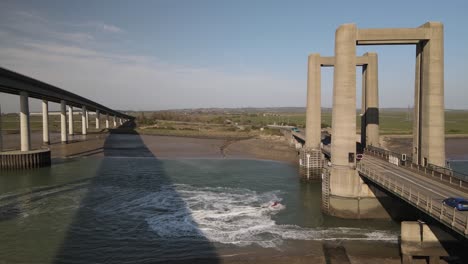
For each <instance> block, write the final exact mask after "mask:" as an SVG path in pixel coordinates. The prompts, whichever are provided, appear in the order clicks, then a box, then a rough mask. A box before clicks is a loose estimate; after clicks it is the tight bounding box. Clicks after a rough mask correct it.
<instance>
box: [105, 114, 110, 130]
mask: <svg viewBox="0 0 468 264" xmlns="http://www.w3.org/2000/svg"><path fill="white" fill-rule="evenodd" d="M106 128H109V114H106Z"/></svg>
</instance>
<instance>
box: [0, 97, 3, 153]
mask: <svg viewBox="0 0 468 264" xmlns="http://www.w3.org/2000/svg"><path fill="white" fill-rule="evenodd" d="M2 117H3V115H2V105H0V152H2V151H3V126H2V125H3V123H2V122H3V120H2Z"/></svg>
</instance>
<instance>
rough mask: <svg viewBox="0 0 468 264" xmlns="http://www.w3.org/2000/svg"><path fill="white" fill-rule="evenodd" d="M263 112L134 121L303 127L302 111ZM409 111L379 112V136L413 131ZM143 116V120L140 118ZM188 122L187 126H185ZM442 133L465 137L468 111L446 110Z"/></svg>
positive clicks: (326, 116)
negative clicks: (443, 131)
mask: <svg viewBox="0 0 468 264" xmlns="http://www.w3.org/2000/svg"><path fill="white" fill-rule="evenodd" d="M280 110H281V108H278V109H276V111H271V112H262V111H261V110H255V111H254V110H250V111H248V110H244V109H235V110H232V109H230V110H229V111H227V110H218V111H216V110H211V111H202V110H187V111H182V110H179V111H172V112H170V111H162V112H153V113H144V114H143V113H139V114H138V115H137V121H138V123H139V124H140V125H145V124H146V125H148V124H151V125H154V124H157V123H158V122H161V121H163V120H173V121H179V122H188V123H200V124H210V125H211V126H213V125H219V126H231V127H235V126H236V125H238V126H245V127H248V128H250V129H251V130H252V131H256V130H258V129H259V128H261V127H266V125H272V124H276V125H289V126H295V127H299V128H304V127H305V113H304V112H303V111H302V112H301V111H294V112H281V111H280ZM412 114H413V113H412V111H411V112H408V111H407V110H406V109H382V110H381V111H380V116H379V119H380V131H381V134H383V135H385V134H398V135H405V134H411V133H412V130H413V121H412ZM331 116H332V112H331V111H330V110H329V109H326V110H324V111H322V128H326V127H331ZM143 117H144V118H143ZM188 123H187V124H188ZM356 127H357V129H358V132H359V131H360V127H361V117H360V115H359V114H358V113H357V114H356ZM206 129H208V128H206ZM445 131H446V133H447V134H468V110H448V111H446V112H445ZM265 133H266V132H265Z"/></svg>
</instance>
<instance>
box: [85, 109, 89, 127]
mask: <svg viewBox="0 0 468 264" xmlns="http://www.w3.org/2000/svg"><path fill="white" fill-rule="evenodd" d="M85 113H86V129H88V128H89V112H88V110H86V112H85Z"/></svg>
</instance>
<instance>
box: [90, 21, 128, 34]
mask: <svg viewBox="0 0 468 264" xmlns="http://www.w3.org/2000/svg"><path fill="white" fill-rule="evenodd" d="M96 25H97V27H98V28H99V29H101V30H103V31H106V32H110V33H122V32H123V30H122V29H121V28H119V27H117V26H114V25H109V24H104V23H98V24H96Z"/></svg>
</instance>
